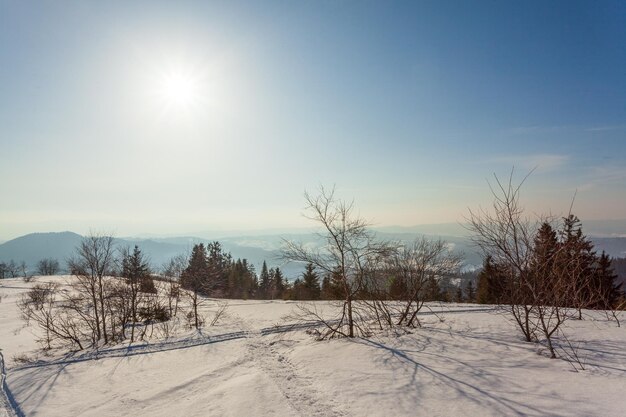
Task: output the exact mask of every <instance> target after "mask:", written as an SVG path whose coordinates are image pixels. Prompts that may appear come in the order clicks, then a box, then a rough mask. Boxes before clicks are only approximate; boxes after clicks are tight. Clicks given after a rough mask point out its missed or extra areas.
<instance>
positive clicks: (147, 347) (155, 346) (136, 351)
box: [13, 308, 493, 370]
mask: <svg viewBox="0 0 626 417" xmlns="http://www.w3.org/2000/svg"><path fill="white" fill-rule="evenodd" d="M492 310H493V308H467V309H459V310H447V311H445V310H444V311H436V312H435V311H424V312H420V313H418V315H420V316H422V315H431V314H433V315H434V314H450V313H467V312H484V311H492ZM241 325H242V327H243V328H244V330H240V331H236V332H229V333H222V334H218V335H211V336H203V337H199V338H189V339H182V340H175V341H170V342H168V341H165V342H158V343H146V344H142V345H132V346H127V347H116V348H104V349H98V350H94V351H90V352H85V353H80V354H77V355H67V356H65V357H63V358H61V359H58V360H53V361H37V362H33V363H29V364H27V365H22V366H18V367H15V368H13V369H14V370H21V369H29V368H40V367H45V366H54V365H68V364H72V363H79V362H86V361H92V360H98V359H107V358H121V357H127V356H136V355H146V354H151V353H159V352H167V351H171V350H179V349H189V348H193V347H196V346H203V345H208V344H212V343H219V342H226V341H229V340H236V339H248V338H251V337H253V336H268V335H276V334H281V333H287V332H292V331H297V330H306V329H310V328H315V327H320V326H322V325H323V323H322V322H321V321H311V322H306V323H295V324H285V325H275V326H270V327H264V328H262V329H259V330H253V329H251V328H249V326H247V324H245V323H241Z"/></svg>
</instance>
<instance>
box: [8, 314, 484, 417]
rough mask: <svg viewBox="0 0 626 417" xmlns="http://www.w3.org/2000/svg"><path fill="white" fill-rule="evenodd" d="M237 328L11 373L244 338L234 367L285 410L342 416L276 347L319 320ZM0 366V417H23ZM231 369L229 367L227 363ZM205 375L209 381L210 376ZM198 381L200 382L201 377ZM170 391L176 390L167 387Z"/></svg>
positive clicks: (308, 416) (43, 363) (285, 345)
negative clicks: (261, 380) (263, 385)
mask: <svg viewBox="0 0 626 417" xmlns="http://www.w3.org/2000/svg"><path fill="white" fill-rule="evenodd" d="M492 310H494V309H493V308H464V309H457V310H442V311H433V310H430V311H422V312H419V313H418V314H419V315H420V316H421V315H435V314H450V313H467V312H484V311H492ZM237 321H238V324H239V326H240V328H241V329H242V330H240V331H236V332H229V333H223V334H218V335H210V336H202V337H200V338H191V339H183V340H176V341H170V342H168V341H164V342H158V343H147V344H142V345H132V346H127V347H113V348H105V349H98V350H94V351H90V352H85V353H81V354H77V355H74V354H71V355H67V356H65V357H63V358H61V359H58V360H53V361H37V362H34V363H31V364H27V365H22V366H18V367H15V368H12V370H23V369H30V368H40V367H47V366H55V365H68V364H73V363H79V362H85V361H92V360H99V359H109V358H121V357H130V356H135V355H146V354H152V353H159V352H167V351H171V350H178V349H189V348H193V347H197V346H203V345H207V344H212V343H219V342H226V341H231V340H237V339H247V343H246V356H245V357H244V358H241V359H240V360H238V361H236V363H238V364H241V363H247V362H250V363H252V364H253V366H255V367H256V368H258V369H260V370H261V371H262V372H263V373H264V374H265V375H267V376H268V377H269V378H270V379H271V380H272V381H273V383H274V384H275V386H276V387H277V388H278V390H279V391H280V392H281V394H282V395H283V397H284V398H285V400H286V401H287V403H288V404H289V406H290V407H291V408H292V409H293V410H294V411H295V413H296V414H297V415H300V416H302V417H343V416H346V414H345V413H344V412H343V411H341V410H339V409H337V407H336V406H335V405H334V404H332V403H331V402H329V401H328V400H327V399H326V396H324V395H323V394H322V393H321V392H319V391H318V390H317V389H316V388H315V386H314V384H313V383H312V378H311V377H310V376H306V375H303V374H299V373H298V369H297V366H296V365H294V364H293V363H292V362H291V361H290V360H289V359H288V358H287V357H286V356H284V355H283V354H281V353H280V352H281V348H282V349H288V348H289V347H291V346H292V345H293V344H295V343H297V342H296V341H293V340H285V339H281V338H280V336H281V335H282V334H284V333H288V332H292V331H297V330H305V329H308V328H313V327H319V326H320V325H322V322H317V321H314V322H307V323H295V324H287V325H274V326H270V327H265V328H261V329H253V328H251V327H250V325H249V323H247V322H246V321H245V320H243V319H241V318H239V319H238V320H237ZM0 362H1V365H2V393H1V394H2V395H0V417H24V414H23V413H22V412H21V409H20V407H19V404H17V403H16V402H15V401H14V400H13V397H12V395H11V391H10V390H9V387H8V386H7V385H6V373H5V369H4V361H3V358H1V357H0ZM231 365H233V364H231ZM214 374H215V372H212V373H211V375H206V376H204V377H209V376H212V375H214ZM204 377H203V378H204ZM173 390H174V391H176V387H173Z"/></svg>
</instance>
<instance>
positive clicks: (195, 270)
mask: <svg viewBox="0 0 626 417" xmlns="http://www.w3.org/2000/svg"><path fill="white" fill-rule="evenodd" d="M208 280H209V264H208V262H207V252H206V248H205V247H204V245H203V244H202V243H200V244H197V245H194V247H193V249H192V250H191V256H190V258H189V265H188V266H187V268H185V270H184V271H183V273H182V274H181V276H180V285H181V286H182V287H183V288H185V289H187V290H190V291H191V307H192V310H193V319H194V326H195V328H196V329H198V328H199V327H200V317H199V315H198V305H199V303H200V298H199V295H200V294H205V295H206V294H207V293H208V289H209V285H208Z"/></svg>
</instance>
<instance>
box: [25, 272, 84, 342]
mask: <svg viewBox="0 0 626 417" xmlns="http://www.w3.org/2000/svg"><path fill="white" fill-rule="evenodd" d="M60 294H61V293H60V291H59V286H58V285H57V284H55V283H44V284H37V285H35V286H34V287H33V288H32V289H31V290H30V291H28V292H27V293H25V294H24V295H23V296H22V298H21V299H20V301H19V302H18V307H19V309H20V311H21V313H22V318H23V319H24V321H25V322H26V324H27V325H28V324H31V323H34V324H35V325H36V326H37V327H38V328H39V329H40V330H42V331H43V333H44V336H43V337H42V338H40V339H39V340H38V341H39V342H40V343H41V344H43V346H44V348H46V349H50V348H52V344H53V342H54V341H59V342H61V343H66V344H69V345H70V346H76V347H78V348H79V349H82V348H83V344H82V342H81V340H82V339H83V337H84V333H83V326H81V323H84V322H82V321H81V320H77V318H79V317H77V315H76V310H74V309H71V308H59V304H61V303H63V302H64V300H63V297H60ZM78 311H79V312H80V311H81V310H78Z"/></svg>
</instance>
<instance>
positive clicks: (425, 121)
mask: <svg viewBox="0 0 626 417" xmlns="http://www.w3.org/2000/svg"><path fill="white" fill-rule="evenodd" d="M103 3H104V2H18V1H3V2H0V195H2V196H3V197H2V199H1V200H0V239H8V238H11V237H15V236H18V235H20V234H23V233H28V232H34V231H53V230H67V229H70V230H75V231H77V232H85V231H87V230H89V229H90V228H95V229H105V230H109V231H113V232H115V233H116V234H118V235H128V234H137V233H164V234H169V233H174V234H179V233H181V234H182V233H186V232H192V231H197V230H212V229H267V228H274V227H276V228H278V227H280V228H284V227H300V226H306V225H307V222H306V220H305V219H303V218H302V216H301V213H302V207H303V205H304V200H303V198H302V194H303V191H304V190H305V189H307V190H314V189H315V188H316V187H317V186H318V185H320V184H324V185H326V186H328V185H332V184H336V186H337V190H338V194H339V195H340V196H342V197H344V198H347V199H352V198H354V199H355V203H356V206H357V207H358V209H359V213H360V214H361V215H363V216H365V217H367V218H368V219H370V220H371V221H372V222H374V223H375V224H377V225H414V224H424V223H443V222H456V221H462V219H463V216H464V215H465V214H466V213H467V208H468V207H476V206H478V205H488V204H489V201H490V200H489V190H488V187H487V184H486V179H488V178H489V177H490V176H492V174H493V173H496V174H498V175H500V176H506V175H508V172H509V171H510V170H511V167H512V166H515V167H516V169H517V170H518V172H519V173H520V177H521V176H523V174H525V173H526V172H527V171H528V170H530V169H532V168H533V167H535V166H536V167H537V170H536V171H535V173H534V174H533V175H532V176H531V177H530V179H529V180H528V182H527V184H526V187H525V189H524V194H523V199H524V202H525V203H526V205H527V207H528V208H529V210H532V211H534V212H541V213H545V212H548V211H550V212H552V213H557V214H558V213H563V212H564V211H567V209H568V208H569V205H570V202H571V199H572V196H573V195H574V192H575V191H576V190H578V193H577V197H576V204H575V212H577V213H578V214H579V216H580V217H581V218H583V219H585V218H587V219H617V218H626V186H625V184H626V157H625V155H626V152H625V151H626V104H625V103H626V3H624V2H618V1H606V2H573V1H567V2H523V3H521V2H520V3H518V4H517V3H516V4H513V3H512V2H491V1H489V2H435V1H432V2H418V1H415V2H382V1H381V2H375V1H366V2H352V1H319V2H313V1H304V2H288V1H276V2H226V1H223V2H197V3H196V2H161V3H159V2H107V4H103ZM168 74H175V75H176V77H178V78H181V79H183V86H182V87H181V86H180V85H178V84H177V85H176V86H174V87H173V88H174V90H175V91H174V92H173V93H170V92H169V91H170V90H171V88H170V86H169V85H165V86H164V83H165V84H167V83H168V81H167V80H168V78H167V77H168V76H169V75H168ZM178 78H177V79H178ZM164 80H165V81H164ZM165 87H167V88H169V90H167V91H168V92H167V93H166V94H163V91H164V88H165ZM177 88H182V90H184V91H183V92H182V93H185V95H183V96H181V95H180V94H182V93H181V91H177V90H176V89H177ZM188 90H189V91H188ZM170 94H173V95H174V96H172V95H170Z"/></svg>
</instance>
